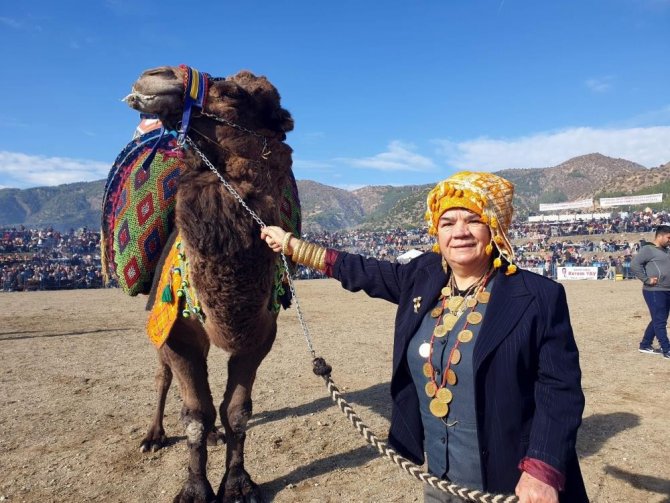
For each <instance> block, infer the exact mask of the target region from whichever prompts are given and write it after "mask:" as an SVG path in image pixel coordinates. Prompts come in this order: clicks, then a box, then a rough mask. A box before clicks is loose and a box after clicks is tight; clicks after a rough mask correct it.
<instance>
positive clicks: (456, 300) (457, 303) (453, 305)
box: [447, 295, 463, 312]
mask: <svg viewBox="0 0 670 503" xmlns="http://www.w3.org/2000/svg"><path fill="white" fill-rule="evenodd" d="M461 304H463V297H461V296H460V295H454V296H453V297H451V298H450V299H449V302H447V306H448V307H449V310H450V311H452V312H453V311H458V308H459V307H461Z"/></svg>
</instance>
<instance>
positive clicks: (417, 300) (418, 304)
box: [412, 297, 421, 313]
mask: <svg viewBox="0 0 670 503" xmlns="http://www.w3.org/2000/svg"><path fill="white" fill-rule="evenodd" d="M412 301H413V302H414V312H415V313H418V312H419V308H420V307H421V297H414V299H412Z"/></svg>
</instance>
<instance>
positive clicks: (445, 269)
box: [442, 257, 449, 274]
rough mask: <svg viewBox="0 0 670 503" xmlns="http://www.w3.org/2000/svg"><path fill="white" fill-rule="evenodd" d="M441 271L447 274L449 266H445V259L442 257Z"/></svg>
mask: <svg viewBox="0 0 670 503" xmlns="http://www.w3.org/2000/svg"><path fill="white" fill-rule="evenodd" d="M442 270H443V271H444V273H445V274H446V273H448V272H449V264H447V259H446V258H444V257H442Z"/></svg>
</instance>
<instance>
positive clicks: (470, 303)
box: [465, 297, 477, 307]
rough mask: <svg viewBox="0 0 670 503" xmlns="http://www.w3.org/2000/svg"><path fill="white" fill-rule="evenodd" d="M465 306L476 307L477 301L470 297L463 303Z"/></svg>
mask: <svg viewBox="0 0 670 503" xmlns="http://www.w3.org/2000/svg"><path fill="white" fill-rule="evenodd" d="M465 305H466V306H467V307H475V306H476V305H477V299H475V298H474V297H470V298H469V299H468V300H466V301H465Z"/></svg>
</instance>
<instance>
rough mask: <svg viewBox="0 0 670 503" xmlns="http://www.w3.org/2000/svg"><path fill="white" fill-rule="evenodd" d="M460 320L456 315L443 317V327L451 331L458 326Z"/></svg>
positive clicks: (449, 314)
mask: <svg viewBox="0 0 670 503" xmlns="http://www.w3.org/2000/svg"><path fill="white" fill-rule="evenodd" d="M457 321H458V318H457V317H456V315H455V314H454V313H447V314H445V315H444V316H443V317H442V324H443V326H445V327H447V330H451V329H452V328H454V325H456V322H457Z"/></svg>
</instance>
